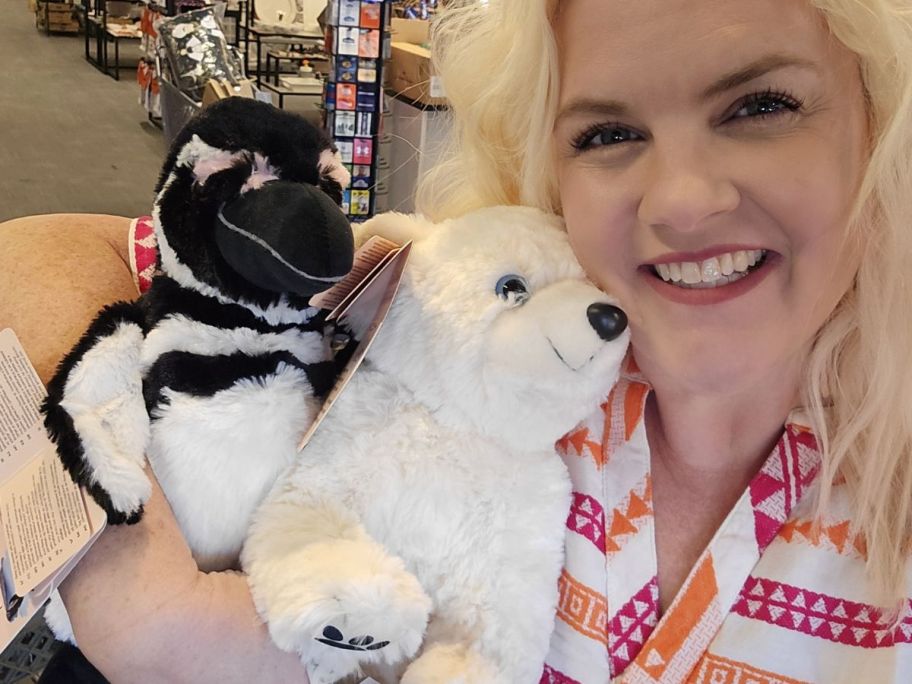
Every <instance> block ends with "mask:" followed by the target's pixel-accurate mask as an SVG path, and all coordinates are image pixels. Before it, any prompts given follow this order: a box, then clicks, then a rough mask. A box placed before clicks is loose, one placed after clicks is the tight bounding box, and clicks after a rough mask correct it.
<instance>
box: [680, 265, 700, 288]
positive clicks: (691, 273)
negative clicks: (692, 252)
mask: <svg viewBox="0 0 912 684" xmlns="http://www.w3.org/2000/svg"><path fill="white" fill-rule="evenodd" d="M681 279H682V280H683V281H684V282H685V283H687V284H688V285H695V284H697V283H699V282H701V281H702V280H703V275H702V274H701V273H700V267H699V266H698V265H697V264H696V263H694V262H693V261H685V262H684V263H683V264H681Z"/></svg>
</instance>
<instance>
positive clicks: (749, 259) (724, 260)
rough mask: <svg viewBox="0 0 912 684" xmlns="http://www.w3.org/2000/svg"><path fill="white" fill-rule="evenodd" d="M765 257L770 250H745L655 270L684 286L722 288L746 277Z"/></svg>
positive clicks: (665, 277)
mask: <svg viewBox="0 0 912 684" xmlns="http://www.w3.org/2000/svg"><path fill="white" fill-rule="evenodd" d="M765 256H766V251H765V250H762V249H751V250H741V251H738V252H728V253H726V254H720V255H719V256H714V257H710V258H709V259H706V260H704V261H701V262H700V263H697V262H694V261H683V262H680V263H669V264H656V265H655V267H654V268H655V272H656V273H657V274H658V275H659V277H660V278H662V280H664V281H665V282H671V283H676V284H678V285H679V286H680V287H698V288H699V287H719V286H721V285H728V284H729V283H733V282H735V281H736V280H740V279H741V278H743V277H744V276H746V275H747V273H748V271H749V270H750V269H751V268H752V267H753V266H756V265H757V264H759V263H760V262H762V261H763V259H764V257H765Z"/></svg>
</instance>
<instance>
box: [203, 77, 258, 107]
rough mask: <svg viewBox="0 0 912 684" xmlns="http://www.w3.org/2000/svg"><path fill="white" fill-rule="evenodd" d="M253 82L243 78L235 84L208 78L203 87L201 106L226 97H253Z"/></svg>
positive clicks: (206, 105)
mask: <svg viewBox="0 0 912 684" xmlns="http://www.w3.org/2000/svg"><path fill="white" fill-rule="evenodd" d="M253 83H254V82H253V80H251V79H244V80H242V81H240V82H239V83H238V84H237V85H236V86H235V85H232V84H231V83H229V82H228V81H217V80H215V79H214V78H213V79H210V80H209V82H208V83H206V86H205V88H203V97H202V107H203V108H206V107H208V106H209V105H211V104H212V103H214V102H218V101H219V100H224V99H226V98H228V97H249V98H254V97H255V94H254V91H253Z"/></svg>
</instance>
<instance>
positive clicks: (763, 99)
mask: <svg viewBox="0 0 912 684" xmlns="http://www.w3.org/2000/svg"><path fill="white" fill-rule="evenodd" d="M801 107H802V103H801V102H800V101H798V100H797V99H795V98H794V97H792V96H791V95H788V94H787V93H776V92H772V91H767V92H765V93H755V94H753V95H748V96H747V97H746V98H744V99H743V100H742V101H741V102H740V103H738V105H737V109H735V111H734V113H732V115H731V118H732V119H745V118H755V117H759V118H761V119H763V118H766V117H771V116H776V115H779V114H783V113H786V112H797V111H798V110H800V109H801Z"/></svg>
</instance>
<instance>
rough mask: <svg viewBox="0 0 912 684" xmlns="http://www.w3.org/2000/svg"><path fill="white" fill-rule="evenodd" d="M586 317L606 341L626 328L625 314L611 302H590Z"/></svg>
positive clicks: (614, 338)
mask: <svg viewBox="0 0 912 684" xmlns="http://www.w3.org/2000/svg"><path fill="white" fill-rule="evenodd" d="M586 317H587V318H588V319H589V324H590V325H591V326H592V329H593V330H595V332H597V333H598V336H599V337H601V338H602V339H603V340H605V341H606V342H611V341H612V340H616V339H617V338H618V337H620V336H621V333H623V332H624V331H625V330H626V329H627V314H625V313H624V312H623V311H621V310H620V309H619V308H617V307H616V306H614V305H612V304H606V303H605V302H596V303H595V304H590V305H589V308H588V309H586Z"/></svg>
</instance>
